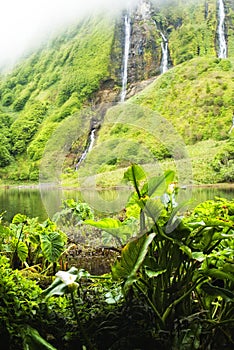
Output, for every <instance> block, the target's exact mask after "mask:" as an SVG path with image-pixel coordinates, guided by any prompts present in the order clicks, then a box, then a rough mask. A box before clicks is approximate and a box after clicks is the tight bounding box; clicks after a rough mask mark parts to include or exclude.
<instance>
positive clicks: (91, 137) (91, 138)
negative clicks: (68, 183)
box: [75, 129, 96, 170]
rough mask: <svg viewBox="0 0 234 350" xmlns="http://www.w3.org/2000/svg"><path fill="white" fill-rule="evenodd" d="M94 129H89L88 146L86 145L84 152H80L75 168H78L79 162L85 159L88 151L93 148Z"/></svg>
mask: <svg viewBox="0 0 234 350" xmlns="http://www.w3.org/2000/svg"><path fill="white" fill-rule="evenodd" d="M95 131H96V130H95V129H92V130H91V133H90V135H89V139H88V146H87V147H86V149H85V150H84V152H83V153H82V155H81V157H80V159H79V161H78V163H76V166H75V167H76V170H78V168H79V166H80V164H81V163H82V162H83V161H84V160H85V159H86V157H87V155H88V153H89V152H90V151H91V149H92V148H93V145H94V142H95Z"/></svg>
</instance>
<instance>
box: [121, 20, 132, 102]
mask: <svg viewBox="0 0 234 350" xmlns="http://www.w3.org/2000/svg"><path fill="white" fill-rule="evenodd" d="M124 30H125V35H124V40H125V41H124V56H123V70H122V91H121V96H120V102H124V100H125V97H126V93H127V83H128V56H129V51H130V38H131V19H130V16H129V14H126V15H125V17H124Z"/></svg>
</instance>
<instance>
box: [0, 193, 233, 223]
mask: <svg viewBox="0 0 234 350" xmlns="http://www.w3.org/2000/svg"><path fill="white" fill-rule="evenodd" d="M130 193H131V191H130V190H129V189H119V190H105V191H83V192H82V193H80V192H79V191H75V190H61V189H59V188H43V189H41V191H40V190H39V189H32V188H9V189H7V188H5V189H0V213H1V212H3V211H6V214H5V216H4V218H5V220H6V221H11V219H12V218H13V216H14V215H15V214H17V213H22V214H26V215H27V216H29V217H38V218H39V219H40V220H42V221H43V220H45V219H47V217H50V218H52V217H53V215H54V214H55V213H56V212H57V211H59V210H60V209H61V204H62V200H65V199H68V198H73V199H75V200H81V201H85V202H87V203H88V204H89V205H90V206H91V207H92V208H93V209H94V210H95V211H96V212H99V213H101V214H102V215H110V214H112V213H117V212H119V211H120V210H121V209H123V208H124V206H125V203H126V202H127V199H128V197H129V195H130ZM215 197H223V198H227V199H230V200H232V199H234V188H233V187H195V188H185V189H181V190H180V192H179V195H178V201H179V203H181V202H184V201H190V204H189V206H188V207H189V208H192V207H194V206H196V205H197V204H198V203H200V202H203V201H205V200H207V199H214V198H215Z"/></svg>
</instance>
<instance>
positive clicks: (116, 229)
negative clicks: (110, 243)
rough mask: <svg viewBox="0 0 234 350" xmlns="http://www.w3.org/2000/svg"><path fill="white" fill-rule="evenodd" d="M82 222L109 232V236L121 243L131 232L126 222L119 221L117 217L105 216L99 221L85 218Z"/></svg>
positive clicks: (130, 235)
mask: <svg viewBox="0 0 234 350" xmlns="http://www.w3.org/2000/svg"><path fill="white" fill-rule="evenodd" d="M84 223H85V224H88V225H91V226H94V227H97V228H99V229H101V230H103V231H105V232H107V233H109V234H111V236H112V237H115V238H116V239H118V240H119V241H120V243H121V244H124V243H125V242H126V240H127V239H129V238H130V237H132V234H133V232H132V228H131V226H130V225H128V223H126V222H121V221H120V220H117V219H112V218H105V219H102V220H99V221H94V220H85V222H84Z"/></svg>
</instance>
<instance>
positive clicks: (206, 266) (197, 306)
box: [0, 164, 234, 350]
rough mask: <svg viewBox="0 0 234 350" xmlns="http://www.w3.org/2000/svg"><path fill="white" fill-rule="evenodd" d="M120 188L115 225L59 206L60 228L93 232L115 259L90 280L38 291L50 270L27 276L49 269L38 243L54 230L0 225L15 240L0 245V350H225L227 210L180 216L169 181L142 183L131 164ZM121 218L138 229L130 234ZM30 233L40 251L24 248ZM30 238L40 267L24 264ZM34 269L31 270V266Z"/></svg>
mask: <svg viewBox="0 0 234 350" xmlns="http://www.w3.org/2000/svg"><path fill="white" fill-rule="evenodd" d="M124 179H125V181H127V182H128V183H129V184H131V186H132V190H133V192H132V195H131V196H130V198H129V201H128V203H127V205H126V218H122V220H121V221H120V220H119V219H117V218H102V219H101V220H99V221H96V220H93V219H92V215H91V216H90V211H89V210H88V211H87V210H86V209H87V208H88V207H87V205H85V204H79V203H76V204H75V202H74V201H69V202H68V203H67V206H68V207H67V209H69V207H70V209H71V210H66V207H65V209H63V210H62V212H61V218H62V219H63V220H64V219H65V218H66V217H67V218H68V220H71V219H72V220H73V222H74V220H75V217H76V216H77V221H76V220H75V222H77V223H78V222H81V221H83V224H85V225H92V226H95V227H98V228H99V229H100V230H102V231H104V232H105V234H106V235H108V234H109V236H110V237H111V238H114V242H115V244H117V249H119V250H121V252H120V253H121V256H119V258H118V259H117V260H116V262H115V263H114V264H113V265H112V267H111V272H110V273H107V274H105V275H98V276H94V275H91V274H90V273H89V272H87V271H85V270H83V269H82V268H80V267H79V266H78V267H71V268H70V269H69V270H67V271H64V270H63V269H61V270H60V271H58V272H56V278H55V279H53V282H52V283H51V284H50V285H49V286H48V282H47V288H46V289H45V287H44V285H43V283H44V282H43V283H42V279H43V276H45V273H46V274H48V273H49V274H51V272H52V270H50V271H49V270H48V269H47V272H46V271H40V273H39V274H38V272H37V273H36V274H35V269H36V266H37V265H38V266H42V265H43V259H44V258H46V259H48V257H47V253H48V249H49V250H50V249H51V248H52V247H53V250H55V251H57V248H58V246H59V247H60V243H59V245H58V244H55V242H53V243H54V244H52V241H50V244H49V242H48V240H47V241H46V242H45V239H44V238H45V234H46V235H47V236H51V235H52V236H54V231H53V232H51V228H50V227H51V225H52V227H55V224H54V223H50V225H49V226H48V223H44V224H38V223H37V221H36V219H31V220H30V219H28V218H26V217H24V216H23V215H20V214H18V215H16V217H15V218H14V219H13V222H12V224H10V226H9V227H8V226H5V225H1V232H2V235H3V236H5V237H6V236H7V237H8V236H9V232H11V235H12V236H13V235H14V234H15V235H16V236H17V237H18V245H17V246H16V247H15V248H14V249H13V251H12V250H10V249H9V242H8V241H7V240H6V239H3V240H2V242H1V253H2V254H1V259H0V264H1V269H0V271H1V273H0V296H1V303H0V317H1V320H3V322H2V323H1V327H0V335H1V337H0V338H1V347H2V346H3V345H2V344H4V347H3V348H4V349H14V350H17V349H22V348H23V349H29V350H34V349H55V348H56V349H61V350H62V349H63V350H64V349H70V350H71V349H84V348H86V349H103V350H104V349H133V348H136V347H137V348H139V349H155V348H159V349H178V348H179V349H181V350H184V349H185V350H187V349H204V350H205V349H231V348H232V347H233V344H234V339H233V330H234V321H233V311H234V310H233V301H234V293H233V287H234V277H233V271H234V270H233V268H234V266H233V256H234V254H233V253H234V231H233V218H234V203H233V201H227V200H225V199H223V198H217V199H215V200H209V201H206V202H203V203H201V204H199V205H198V206H197V207H196V208H195V209H194V210H193V211H192V212H189V213H188V212H186V211H183V204H178V203H176V198H177V196H176V194H177V191H178V189H177V187H176V183H175V182H173V179H174V172H172V171H167V172H166V173H165V174H164V175H162V176H160V177H158V176H155V177H151V178H149V179H147V177H146V174H145V172H144V170H143V168H142V167H140V166H138V165H135V164H133V165H132V166H131V167H129V168H128V169H127V171H126V172H125V174H124ZM87 213H88V216H87ZM130 217H132V218H134V219H136V220H137V221H136V222H135V224H134V225H132V221H129V218H130ZM65 222H66V221H65ZM42 229H43V231H44V230H48V231H47V233H45V231H44V233H43V232H42V231H41V230H42ZM127 232H128V234H127V235H126V233H127ZM26 233H27V234H26ZM32 233H33V234H34V236H35V239H37V236H40V239H41V244H40V245H39V246H37V245H35V244H33V242H34V240H33V237H34V236H32ZM63 236H64V235H63V234H62V237H63ZM30 237H31V238H30ZM29 238H30V242H31V243H30V245H31V244H33V247H34V248H35V247H38V248H39V254H38V257H41V258H42V260H41V259H39V261H35V260H34V261H29V259H28V256H26V255H24V256H23V254H22V252H23V249H22V248H23V246H24V245H26V246H27V244H28V243H29ZM103 238H104V239H106V236H103ZM116 238H118V239H116ZM45 244H46V246H47V249H46V250H45V249H43V245H45ZM109 244H113V241H111V240H110V241H109ZM59 249H60V248H59ZM63 249H65V247H64V248H63ZM63 249H62V247H61V249H60V250H59V252H58V254H57V253H56V254H55V255H56V256H54V258H53V259H48V260H49V261H56V262H57V264H56V269H57V270H58V269H59V268H60V267H59V265H58V262H59V261H60V263H61V260H58V259H61V257H62V256H63ZM32 252H34V253H35V250H32ZM15 253H17V255H18V257H20V259H21V261H22V262H25V264H24V265H26V266H27V267H26V268H25V267H24V266H23V265H22V264H21V265H17V267H18V269H16V270H15V269H13V268H14V267H16V265H14V264H13V262H14V259H12V257H13V258H14V257H15V256H16V255H15ZM7 256H8V257H9V258H7ZM49 256H51V254H49ZM10 262H11V266H10ZM26 262H27V264H26ZM35 262H36V263H37V262H38V263H39V264H37V265H36V266H34V265H33V264H34V263H35ZM41 264H42V265H41ZM29 272H30V274H29ZM25 274H26V276H27V278H25V277H24V276H25ZM31 278H33V279H34V280H36V281H37V283H36V282H33V281H31V280H30V279H31ZM37 284H39V285H40V286H41V287H39V286H38V285H37ZM41 288H43V290H42V289H41ZM55 296H56V297H55ZM51 344H52V345H51Z"/></svg>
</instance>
